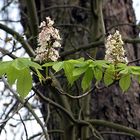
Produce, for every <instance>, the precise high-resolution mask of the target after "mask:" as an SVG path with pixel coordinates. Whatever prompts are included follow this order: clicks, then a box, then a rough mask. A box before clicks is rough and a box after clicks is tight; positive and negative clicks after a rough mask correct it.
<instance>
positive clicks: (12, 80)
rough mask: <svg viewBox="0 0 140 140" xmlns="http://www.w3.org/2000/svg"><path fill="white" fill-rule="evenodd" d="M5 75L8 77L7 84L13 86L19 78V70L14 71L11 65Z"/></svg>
mask: <svg viewBox="0 0 140 140" xmlns="http://www.w3.org/2000/svg"><path fill="white" fill-rule="evenodd" d="M6 75H7V77H8V83H9V84H10V85H13V84H14V83H15V81H16V80H17V78H18V77H19V70H17V69H15V68H14V67H13V66H12V65H11V66H9V67H8V68H7V72H6Z"/></svg>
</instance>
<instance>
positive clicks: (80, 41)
mask: <svg viewBox="0 0 140 140" xmlns="http://www.w3.org/2000/svg"><path fill="white" fill-rule="evenodd" d="M35 2H36V7H37V10H38V17H39V21H42V20H44V19H45V17H46V16H50V17H52V18H53V19H55V21H56V22H55V23H56V26H57V27H58V28H59V29H60V30H61V32H62V36H63V48H62V50H61V52H65V51H67V50H69V49H72V48H73V49H74V48H77V47H78V46H79V45H85V44H88V43H90V42H92V41H96V40H98V39H100V37H102V36H103V34H101V33H100V31H97V30H96V28H97V26H96V25H97V24H95V22H94V20H93V16H96V15H94V12H93V11H92V9H93V7H94V6H95V7H96V5H93V7H91V1H89V0H87V1H86V0H58V1H55V0H35ZM20 3H21V4H20V5H21V10H23V11H24V12H26V4H25V3H24V1H23V0H20ZM62 5H69V6H65V7H63V6H62ZM71 5H72V6H71ZM79 6H80V7H82V8H80V7H79ZM103 16H104V23H105V28H106V31H107V32H109V33H111V32H113V31H115V29H116V28H117V29H118V30H119V31H120V32H121V34H122V36H123V37H125V38H126V37H130V38H134V37H136V36H137V35H138V34H137V31H136V28H135V26H130V25H131V24H135V23H136V19H135V15H134V11H133V7H132V0H103ZM21 17H22V23H23V26H24V27H25V31H27V30H28V25H26V22H25V20H24V15H21ZM128 24H129V25H128ZM95 35H96V36H95ZM125 49H126V51H127V57H128V59H129V60H130V61H131V60H134V59H135V58H137V57H138V50H137V45H130V44H126V45H125ZM96 51H97V50H95V49H91V50H90V51H87V53H88V54H90V55H91V56H92V57H93V58H95V56H96V58H97V59H99V58H103V57H104V56H103V52H104V50H103V49H99V50H98V53H97V54H96ZM87 53H86V52H85V51H83V50H81V51H80V52H78V53H75V54H71V55H70V56H65V57H62V60H63V59H67V58H79V56H80V57H81V56H84V57H87V58H88V55H87ZM59 80H61V84H62V85H63V88H64V89H66V90H69V89H68V87H67V86H66V84H65V80H64V79H63V78H62V79H59ZM48 85H49V84H47V85H46V86H48ZM79 87H80V86H79V85H76V86H75V88H73V89H71V90H72V91H73V92H74V93H77V94H78V92H79V93H80V89H79ZM39 88H40V91H41V92H42V93H43V95H46V96H50V97H51V98H53V97H52V94H53V93H51V92H52V91H49V90H48V89H49V88H48V87H39ZM76 89H77V90H76ZM139 91H140V90H139V86H138V84H137V83H136V82H133V83H132V85H131V88H130V89H129V91H128V92H127V93H122V91H121V90H120V89H119V86H118V83H116V84H115V85H113V86H111V87H108V88H106V89H103V90H100V91H99V90H96V91H94V92H93V93H92V95H91V101H90V111H91V113H90V118H97V119H104V120H109V121H112V122H117V123H120V124H124V125H126V126H130V127H132V128H135V129H138V130H140V107H139V106H140V96H139ZM48 92H49V94H48ZM72 94H73V93H72ZM71 102H72V103H71V108H72V111H73V112H74V113H76V109H75V110H74V109H73V108H74V104H77V102H75V101H71ZM42 104H43V105H42V110H41V111H42V114H43V116H45V114H47V109H46V108H47V105H46V104H45V103H42ZM54 111H57V110H55V109H54ZM52 112H53V111H52ZM52 114H53V113H52ZM52 114H51V115H52ZM55 115H56V114H55ZM55 115H54V116H53V117H51V118H50V122H51V124H50V127H49V128H50V129H53V128H57V125H56V124H58V123H59V121H60V120H61V119H60V118H61V117H60V118H59V117H58V116H57V117H56V116H55ZM88 115H89V114H88ZM44 118H45V117H44ZM56 118H59V119H60V120H59V119H56ZM99 130H100V131H109V132H110V131H113V130H110V129H107V128H102V127H99ZM103 136H104V138H105V140H136V139H135V138H133V137H130V136H122V135H115V134H110V133H104V134H103ZM52 139H53V140H58V139H61V137H60V136H57V135H55V136H52ZM77 139H78V138H77ZM92 139H93V140H94V139H95V138H91V140H92Z"/></svg>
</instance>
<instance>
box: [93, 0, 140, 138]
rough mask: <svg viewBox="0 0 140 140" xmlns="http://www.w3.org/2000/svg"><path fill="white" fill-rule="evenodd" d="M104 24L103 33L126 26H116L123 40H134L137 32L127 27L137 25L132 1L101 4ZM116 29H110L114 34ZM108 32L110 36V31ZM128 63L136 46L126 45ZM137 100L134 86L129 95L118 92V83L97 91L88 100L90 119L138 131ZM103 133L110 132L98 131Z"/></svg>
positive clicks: (137, 91) (107, 1)
mask: <svg viewBox="0 0 140 140" xmlns="http://www.w3.org/2000/svg"><path fill="white" fill-rule="evenodd" d="M103 13H104V20H105V25H106V29H109V28H110V27H112V26H114V25H119V24H122V23H129V25H125V24H124V25H122V26H116V28H117V29H119V31H121V33H122V35H123V37H131V38H134V37H135V36H137V33H136V28H135V27H134V26H130V25H131V24H135V23H136V19H135V15H134V11H133V8H132V1H131V0H123V1H122V0H115V1H112V0H106V1H105V2H104V12H103ZM114 29H115V28H113V30H114ZM109 32H112V30H111V31H109ZM125 49H126V51H127V53H126V54H127V57H128V59H129V60H130V61H131V60H134V59H135V58H136V57H137V56H136V54H137V48H136V46H135V45H131V44H126V45H125ZM139 99H140V96H139V86H138V84H137V83H135V82H133V83H132V84H131V88H130V89H129V91H128V92H126V93H122V91H120V90H119V88H118V83H117V84H116V85H113V86H111V87H109V88H106V89H104V90H102V91H96V92H94V93H93V94H92V99H91V112H92V113H91V116H92V117H94V118H98V119H105V120H109V121H112V122H117V123H119V124H124V125H125V126H130V127H132V128H135V129H138V130H139V129H140V126H139V123H140V122H139V121H140V108H139V105H140V100H139ZM101 130H102V131H105V130H106V131H110V130H107V129H105V128H101ZM104 136H105V139H106V140H112V139H113V140H124V139H125V140H132V139H133V140H134V139H135V138H133V137H130V136H117V135H113V134H111V135H110V134H105V135H104Z"/></svg>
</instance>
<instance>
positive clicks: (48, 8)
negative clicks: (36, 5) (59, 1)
mask: <svg viewBox="0 0 140 140" xmlns="http://www.w3.org/2000/svg"><path fill="white" fill-rule="evenodd" d="M58 8H77V9H81V10H84V11H87V12H90V10H89V9H87V8H84V7H81V6H75V5H56V6H50V7H47V8H45V9H44V10H40V11H38V13H41V12H46V11H48V10H53V9H58Z"/></svg>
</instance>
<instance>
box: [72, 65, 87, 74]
mask: <svg viewBox="0 0 140 140" xmlns="http://www.w3.org/2000/svg"><path fill="white" fill-rule="evenodd" d="M87 69H88V66H87V65H86V66H84V67H79V68H75V69H74V71H73V76H78V75H81V74H82V73H84V72H85V71H86V70H87Z"/></svg>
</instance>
